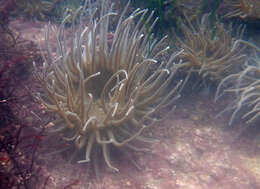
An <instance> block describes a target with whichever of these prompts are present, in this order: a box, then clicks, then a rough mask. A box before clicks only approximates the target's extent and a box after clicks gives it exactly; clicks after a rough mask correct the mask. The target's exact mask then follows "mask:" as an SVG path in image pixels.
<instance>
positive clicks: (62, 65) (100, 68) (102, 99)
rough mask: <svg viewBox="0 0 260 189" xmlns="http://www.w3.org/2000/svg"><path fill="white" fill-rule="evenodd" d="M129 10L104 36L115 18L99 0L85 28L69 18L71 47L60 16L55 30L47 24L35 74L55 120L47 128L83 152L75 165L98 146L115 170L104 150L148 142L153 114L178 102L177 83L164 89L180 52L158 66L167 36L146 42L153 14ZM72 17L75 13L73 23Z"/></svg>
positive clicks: (149, 36)
mask: <svg viewBox="0 0 260 189" xmlns="http://www.w3.org/2000/svg"><path fill="white" fill-rule="evenodd" d="M86 5H87V4H86ZM128 5H129V3H128ZM128 5H127V7H128ZM127 7H126V8H125V10H124V11H123V13H122V14H121V16H120V17H119V20H118V24H117V26H116V29H115V31H114V33H110V32H109V28H110V25H109V19H110V17H111V16H114V15H116V14H115V13H113V12H112V11H111V7H110V8H109V6H108V2H107V1H102V6H101V10H100V16H96V11H94V12H93V13H92V14H91V15H92V16H91V18H90V20H89V22H88V24H87V26H84V27H83V24H80V25H79V26H75V24H74V23H75V21H73V25H72V31H73V32H72V34H73V36H72V40H71V42H70V45H68V42H67V40H66V37H65V34H64V33H65V32H64V24H65V22H66V19H65V20H64V22H63V23H62V24H61V26H60V27H59V29H58V30H57V29H55V28H50V27H47V30H46V46H47V51H48V52H47V56H46V57H45V63H44V65H43V71H42V73H39V72H38V73H36V77H37V78H38V79H39V81H40V83H41V86H42V87H43V89H44V92H45V94H44V95H40V96H39V97H38V98H39V99H40V101H41V102H42V103H43V104H44V105H45V106H46V107H47V109H48V110H49V111H52V112H55V113H57V115H58V118H57V120H55V121H54V123H55V125H56V127H57V128H56V129H54V130H52V131H53V132H62V133H63V134H64V136H63V138H64V140H67V141H73V142H74V143H75V146H76V148H77V149H79V150H81V149H84V150H85V158H84V159H83V160H80V161H78V162H79V163H84V162H89V161H90V159H91V154H92V151H94V150H96V147H101V149H102V152H103V157H104V160H105V162H106V164H107V165H108V166H109V167H110V168H112V169H113V170H115V171H118V169H117V168H115V167H114V166H112V164H111V162H110V156H109V147H110V145H111V144H112V145H114V146H116V147H122V146H126V147H129V148H131V149H134V150H138V149H139V148H138V147H136V146H134V145H133V144H132V143H131V142H132V141H133V140H135V141H143V142H147V141H148V140H147V139H146V138H144V137H142V136H141V133H142V131H143V130H144V129H145V128H147V127H148V126H149V125H151V124H152V123H153V122H154V121H156V120H157V119H156V118H155V117H154V115H155V113H156V112H158V110H159V109H160V108H162V107H164V106H166V105H170V104H172V102H174V101H175V100H176V99H177V98H178V97H179V94H178V90H179V88H180V85H181V82H177V85H176V86H175V87H172V88H169V86H170V84H171V82H172V80H173V77H174V73H175V72H176V70H175V67H174V61H175V57H176V56H179V53H176V54H174V55H172V57H171V58H170V59H169V61H167V62H160V63H159V62H157V61H156V59H157V58H158V57H159V56H160V55H162V54H163V53H164V52H165V51H166V50H167V49H168V47H166V48H165V49H158V47H159V46H161V43H162V42H163V41H164V39H165V38H163V39H162V40H160V41H156V40H154V39H151V34H150V33H151V30H152V28H153V26H154V24H155V22H156V21H154V22H152V24H151V26H150V27H147V26H148V25H149V24H150V22H151V19H152V14H151V15H148V16H146V14H147V10H139V9H137V10H135V11H134V12H133V13H132V14H131V15H130V16H128V17H126V18H125V13H126V10H127ZM77 15H80V9H79V10H78V11H77V12H76V13H75V15H73V20H75V19H76V16H77ZM147 28H148V29H147ZM51 32H53V33H54V34H55V35H56V41H57V52H56V55H55V56H54V55H53V52H52V48H51V47H50V45H49V36H50V33H51ZM109 36H110V38H109ZM111 36H112V37H111ZM154 66H156V70H155V71H153V70H154V69H152V67H153V68H154Z"/></svg>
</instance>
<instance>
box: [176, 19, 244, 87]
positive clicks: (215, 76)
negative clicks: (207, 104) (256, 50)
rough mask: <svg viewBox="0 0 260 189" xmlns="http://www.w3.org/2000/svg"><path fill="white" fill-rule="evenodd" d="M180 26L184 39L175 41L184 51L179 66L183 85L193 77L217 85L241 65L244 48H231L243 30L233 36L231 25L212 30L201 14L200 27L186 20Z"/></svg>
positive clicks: (236, 46) (218, 25)
mask: <svg viewBox="0 0 260 189" xmlns="http://www.w3.org/2000/svg"><path fill="white" fill-rule="evenodd" d="M186 20H187V25H185V24H184V23H183V24H182V26H181V28H182V31H183V35H184V36H183V39H181V38H178V46H179V47H180V48H183V49H184V51H183V53H182V54H181V56H180V57H181V59H182V64H181V67H182V69H183V71H184V72H186V73H187V76H186V79H185V82H184V83H186V82H187V81H188V80H189V78H190V76H191V75H192V74H195V75H197V76H199V78H200V79H201V80H202V81H213V82H218V81H219V80H221V79H222V78H224V77H225V76H227V75H229V74H230V72H232V70H233V69H234V68H236V67H239V65H240V64H241V63H242V62H243V60H244V58H245V55H244V54H243V50H244V48H243V47H241V46H240V45H234V44H235V42H236V40H237V39H239V38H241V35H242V34H243V28H242V27H241V29H238V32H237V34H235V36H233V35H234V34H233V35H232V28H231V26H230V27H229V28H228V29H226V28H225V27H224V25H223V24H221V23H216V24H215V26H214V27H211V24H210V23H209V18H208V15H204V16H203V17H202V19H201V22H200V24H197V25H195V24H192V23H191V22H190V21H189V19H188V18H187V19H186Z"/></svg>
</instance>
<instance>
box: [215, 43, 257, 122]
mask: <svg viewBox="0 0 260 189" xmlns="http://www.w3.org/2000/svg"><path fill="white" fill-rule="evenodd" d="M237 43H243V44H246V45H248V46H250V47H253V48H254V49H255V50H256V53H255V54H254V55H252V56H250V57H249V58H248V59H247V61H246V62H245V64H244V69H243V70H242V71H240V72H238V73H235V74H231V75H229V76H227V77H225V78H224V79H223V80H222V81H221V82H220V84H219V86H218V89H217V93H216V98H215V100H216V101H217V100H218V99H219V98H220V97H222V96H223V95H224V94H227V93H229V94H233V95H235V98H233V101H232V103H231V104H230V105H229V106H228V107H227V108H226V109H225V110H224V111H222V112H221V113H220V115H221V114H223V113H224V112H227V111H232V116H231V119H230V121H229V125H232V124H233V123H234V121H235V118H236V117H237V116H238V115H239V117H240V116H241V117H242V119H245V120H246V121H247V123H252V122H254V121H255V120H257V119H258V118H259V116H260V57H259V55H258V53H260V49H259V48H258V47H256V46H255V45H254V44H252V43H249V42H247V41H243V40H239V41H237ZM241 114H243V115H241Z"/></svg>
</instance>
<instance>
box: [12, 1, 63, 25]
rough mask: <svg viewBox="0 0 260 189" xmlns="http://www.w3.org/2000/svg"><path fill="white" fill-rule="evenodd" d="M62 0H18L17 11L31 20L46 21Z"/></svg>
mask: <svg viewBox="0 0 260 189" xmlns="http://www.w3.org/2000/svg"><path fill="white" fill-rule="evenodd" d="M59 1H62V0H51V1H50V0H16V1H15V2H16V6H17V11H18V12H21V13H22V14H23V15H25V16H26V17H29V18H31V19H32V18H37V19H41V20H44V19H46V17H47V15H48V14H50V13H51V11H52V10H53V8H54V6H55V4H56V3H58V2H59Z"/></svg>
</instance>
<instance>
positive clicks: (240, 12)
mask: <svg viewBox="0 0 260 189" xmlns="http://www.w3.org/2000/svg"><path fill="white" fill-rule="evenodd" d="M224 6H225V7H228V9H230V10H229V12H228V13H227V14H226V15H224V17H226V18H233V17H239V18H241V19H243V20H259V19H260V1H256V0H224Z"/></svg>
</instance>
